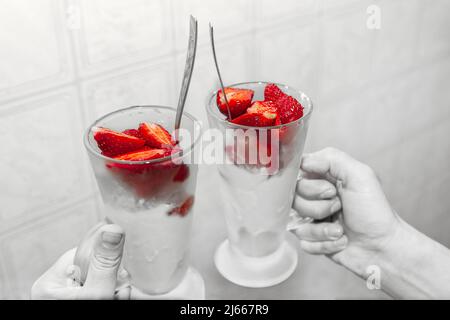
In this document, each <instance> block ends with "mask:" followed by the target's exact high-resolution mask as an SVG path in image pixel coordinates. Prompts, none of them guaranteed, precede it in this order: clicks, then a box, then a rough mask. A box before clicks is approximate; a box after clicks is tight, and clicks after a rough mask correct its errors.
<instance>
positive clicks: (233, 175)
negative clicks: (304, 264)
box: [206, 82, 313, 288]
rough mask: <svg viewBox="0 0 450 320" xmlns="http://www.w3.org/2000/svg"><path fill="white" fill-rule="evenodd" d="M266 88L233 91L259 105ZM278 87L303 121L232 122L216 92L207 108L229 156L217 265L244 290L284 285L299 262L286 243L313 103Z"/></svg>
mask: <svg viewBox="0 0 450 320" xmlns="http://www.w3.org/2000/svg"><path fill="white" fill-rule="evenodd" d="M266 85H267V83H265V82H249V83H239V84H235V85H231V86H229V87H234V88H241V89H251V90H253V91H254V93H255V94H254V99H253V100H254V101H257V100H264V88H265V86H266ZM278 87H279V88H280V89H281V90H282V91H283V92H284V93H286V94H288V95H290V96H292V97H294V98H295V99H297V100H298V101H299V102H300V103H301V104H302V106H303V108H304V110H303V116H302V117H301V118H300V119H298V120H296V121H294V122H290V123H287V124H282V125H278V126H272V127H247V126H243V125H237V124H233V123H231V122H229V121H227V120H226V116H224V115H223V114H222V113H221V112H220V111H219V109H218V107H217V103H216V95H217V91H216V92H214V93H213V94H211V96H210V97H209V99H208V101H207V106H206V109H207V113H208V121H209V123H210V126H211V127H212V128H214V129H218V130H220V132H221V133H222V134H221V136H223V140H224V141H223V145H224V154H225V158H226V159H225V160H226V162H225V163H224V164H218V166H217V167H218V172H219V176H220V180H221V191H222V194H223V198H224V211H225V218H226V222H227V230H228V239H227V240H225V241H224V242H223V243H222V244H221V245H220V246H219V248H218V249H217V251H216V254H215V264H216V267H217V269H218V270H219V272H220V273H221V274H222V275H223V276H224V277H225V278H227V279H228V280H229V281H231V282H233V283H236V284H238V285H242V286H246V287H255V288H256V287H267V286H272V285H275V284H278V283H280V282H282V281H284V280H285V279H287V278H288V277H289V276H290V275H291V274H292V273H293V272H294V271H295V268H296V266H297V260H298V258H297V251H296V249H295V247H294V246H293V245H291V244H290V243H289V242H288V241H287V240H286V234H287V232H286V228H287V225H288V222H289V219H290V214H291V206H292V202H293V199H294V193H295V187H296V182H297V177H298V171H299V167H300V162H301V156H302V152H303V148H304V145H305V140H306V134H307V131H308V124H309V119H310V117H311V113H312V109H313V105H312V102H311V100H310V99H309V98H308V97H307V96H306V95H305V94H304V93H302V92H300V91H298V90H295V89H293V88H290V87H288V86H286V85H281V84H278ZM252 147H253V148H252ZM239 150H240V151H241V152H239ZM242 151H244V152H243V153H242ZM252 151H254V152H253V153H251V152H252ZM252 155H253V156H255V155H256V156H255V157H252ZM252 158H253V159H252ZM255 158H256V161H255Z"/></svg>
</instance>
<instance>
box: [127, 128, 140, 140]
mask: <svg viewBox="0 0 450 320" xmlns="http://www.w3.org/2000/svg"><path fill="white" fill-rule="evenodd" d="M122 133H124V134H127V135H129V136H133V137H136V138H139V139H144V137H143V136H142V134H141V133H140V132H139V130H136V129H128V130H125V131H124V132H122Z"/></svg>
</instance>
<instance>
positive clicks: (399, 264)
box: [342, 218, 450, 299]
mask: <svg viewBox="0 0 450 320" xmlns="http://www.w3.org/2000/svg"><path fill="white" fill-rule="evenodd" d="M383 242H384V243H383ZM383 242H382V244H381V245H379V246H377V247H375V248H370V249H369V248H364V247H359V246H354V247H353V248H351V247H349V248H348V249H351V251H348V253H347V254H346V255H347V256H348V259H347V260H346V261H343V263H342V264H343V265H344V266H345V267H347V268H348V269H350V270H351V271H353V272H354V273H356V274H357V275H359V276H360V277H361V278H363V279H365V280H367V279H368V278H369V277H372V275H374V273H373V272H374V270H377V271H378V275H377V276H379V284H380V285H381V289H382V290H383V291H385V292H386V293H388V294H389V295H391V296H392V297H395V298H407V299H424V298H445V299H448V298H449V297H450V287H449V286H447V285H446V283H450V275H449V274H448V270H449V269H450V251H449V250H448V249H447V248H445V247H444V246H442V245H440V244H439V243H437V242H435V241H434V240H432V239H430V238H428V237H427V236H425V235H424V234H422V233H421V232H419V231H417V230H416V229H414V228H413V227H412V226H410V225H408V224H407V223H406V222H404V221H403V220H402V219H400V218H398V225H397V226H396V227H395V232H394V233H393V234H392V236H390V238H389V239H386V240H385V241H383ZM345 251H347V249H346V250H345ZM371 279H372V278H371ZM371 279H370V280H371Z"/></svg>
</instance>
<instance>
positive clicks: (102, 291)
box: [83, 224, 125, 299]
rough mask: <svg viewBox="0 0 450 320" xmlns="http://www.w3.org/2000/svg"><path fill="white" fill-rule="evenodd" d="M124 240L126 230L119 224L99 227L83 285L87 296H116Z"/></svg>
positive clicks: (108, 297) (98, 297)
mask: <svg viewBox="0 0 450 320" xmlns="http://www.w3.org/2000/svg"><path fill="white" fill-rule="evenodd" d="M124 241H125V234H124V231H123V229H122V228H121V227H120V226H118V225H114V224H109V225H104V226H102V227H101V228H100V229H99V232H98V233H97V236H96V241H95V244H94V248H93V251H92V255H91V257H90V264H89V271H88V274H87V278H86V283H85V285H84V287H83V291H84V292H85V295H86V296H87V298H89V299H113V298H114V292H115V288H116V279H117V272H118V270H119V266H120V262H121V259H122V253H123V245H124Z"/></svg>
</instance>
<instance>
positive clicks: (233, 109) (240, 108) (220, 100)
mask: <svg viewBox="0 0 450 320" xmlns="http://www.w3.org/2000/svg"><path fill="white" fill-rule="evenodd" d="M254 94H255V92H254V91H253V90H248V89H238V88H225V95H226V98H227V101H228V105H229V107H230V113H231V118H232V119H234V118H236V117H238V116H240V115H241V114H243V113H244V112H245V111H246V110H247V108H248V107H250V105H251V104H252V99H253V95H254ZM216 100H217V106H218V107H219V110H220V112H222V113H223V114H224V115H226V116H227V117H228V116H229V115H228V108H227V104H226V101H225V97H224V95H223V93H222V90H219V91H218V92H217V98H216Z"/></svg>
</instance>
